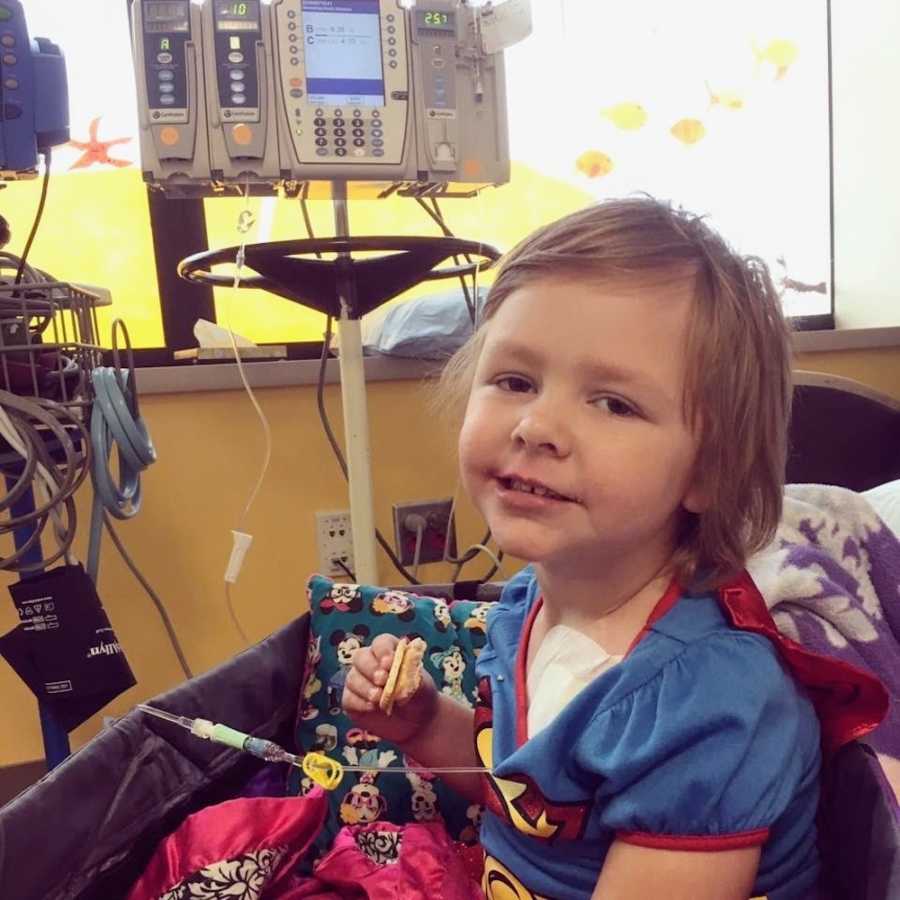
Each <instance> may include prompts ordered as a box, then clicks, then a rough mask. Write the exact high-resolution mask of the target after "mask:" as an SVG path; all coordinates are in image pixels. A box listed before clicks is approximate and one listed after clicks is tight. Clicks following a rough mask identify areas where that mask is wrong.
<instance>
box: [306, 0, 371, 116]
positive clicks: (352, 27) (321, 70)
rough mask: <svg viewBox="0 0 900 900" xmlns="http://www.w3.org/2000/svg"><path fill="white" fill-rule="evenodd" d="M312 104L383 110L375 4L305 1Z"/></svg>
mask: <svg viewBox="0 0 900 900" xmlns="http://www.w3.org/2000/svg"><path fill="white" fill-rule="evenodd" d="M302 12H303V39H304V42H305V43H304V46H305V51H306V54H305V55H306V93H307V96H308V98H309V102H310V103H321V104H323V105H329V106H353V105H355V106H384V72H383V69H382V55H381V54H382V48H381V18H380V14H379V4H378V0H303V10H302Z"/></svg>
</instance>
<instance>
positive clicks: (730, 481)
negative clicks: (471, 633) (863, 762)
mask: <svg viewBox="0 0 900 900" xmlns="http://www.w3.org/2000/svg"><path fill="white" fill-rule="evenodd" d="M444 381H445V386H447V385H449V386H450V388H451V389H452V388H453V386H457V387H458V388H459V389H461V390H462V392H464V394H465V396H466V397H467V405H466V410H465V417H464V422H463V426H462V431H461V434H460V439H459V456H460V468H461V473H462V480H463V484H464V487H465V489H466V491H467V493H468V495H469V496H470V498H471V499H472V501H473V503H474V504H475V506H476V507H477V508H478V510H479V511H480V512H481V514H482V515H483V516H484V518H485V520H486V521H487V523H488V525H489V526H490V529H491V532H492V534H493V536H494V539H495V540H496V542H497V544H498V546H500V547H501V548H502V549H503V551H504V552H505V553H507V554H509V555H512V556H515V557H519V558H521V559H524V560H527V561H528V562H529V563H530V565H528V567H527V568H525V569H524V570H523V571H522V572H520V573H519V574H518V575H517V576H515V577H514V578H513V579H512V580H511V581H510V582H508V583H507V585H506V586H505V588H504V591H503V595H502V597H501V599H500V601H499V602H498V603H497V604H496V605H495V608H494V609H492V611H491V613H490V614H489V619H488V629H487V637H488V641H487V645H486V646H485V648H484V650H483V651H482V652H481V655H480V656H479V658H478V664H477V674H478V677H479V703H478V707H477V708H476V709H475V711H474V713H473V711H472V710H470V709H467V708H465V707H464V706H462V705H461V704H458V703H456V702H455V701H454V700H453V699H452V698H450V697H448V696H446V695H439V694H438V693H437V691H436V690H435V686H434V684H433V682H432V681H431V679H430V678H428V677H427V674H426V675H425V677H424V679H423V683H422V685H421V687H420V688H419V690H418V691H417V693H416V694H415V695H414V696H413V697H412V698H411V699H410V700H409V702H408V703H406V704H405V705H403V706H399V707H395V709H394V712H393V715H391V716H390V717H388V716H385V715H383V714H382V713H381V712H380V711H379V709H378V699H379V697H380V694H381V688H382V686H383V685H384V683H385V680H386V676H387V670H388V668H389V666H390V662H391V658H392V654H393V650H394V646H395V644H396V639H395V638H393V637H389V636H380V637H378V638H377V639H376V640H375V641H373V643H372V645H371V646H370V647H367V648H363V649H360V650H358V651H357V652H356V654H355V655H354V658H353V664H352V668H351V670H350V673H349V676H348V679H347V682H346V687H345V690H344V695H343V704H344V708H345V709H346V710H347V711H348V712H349V713H350V714H351V715H352V716H353V717H354V719H355V720H356V721H357V722H358V723H359V724H360V725H361V726H362V727H364V728H366V729H368V730H370V731H372V732H375V733H377V734H379V735H381V736H382V737H384V738H385V739H388V740H391V741H394V742H396V743H397V744H399V745H400V746H401V747H402V748H403V750H404V752H405V753H407V754H408V755H409V756H412V757H414V758H415V759H416V760H419V761H420V762H421V763H422V764H423V765H426V766H428V765H431V766H447V765H456V766H485V767H486V768H488V769H489V770H490V771H491V774H490V775H489V776H487V777H484V778H482V777H481V776H475V775H460V776H455V777H454V778H453V779H452V783H453V784H454V786H456V787H457V788H459V789H460V790H461V791H463V792H464V793H466V794H467V795H468V796H470V797H472V798H473V799H479V800H481V801H482V802H484V803H485V805H486V807H487V809H486V813H485V816H484V820H483V824H482V827H481V843H482V845H483V846H484V849H485V878H484V887H485V892H486V894H487V896H488V897H489V898H504V900H506V898H510V900H512V898H603V900H607V898H609V900H629V898H633V900H646V898H656V897H666V898H667V900H678V898H683V900H707V898H708V900H713V898H715V900H731V898H734V900H738V898H741V900H746V898H748V897H751V896H757V895H764V894H765V895H768V897H769V898H770V900H791V898H805V897H810V896H813V895H814V891H815V889H816V883H817V881H818V876H819V858H818V853H817V849H816V828H815V816H816V810H817V805H818V800H819V770H820V764H821V756H820V739H821V737H822V735H821V733H820V723H819V719H818V717H817V714H816V709H815V708H814V706H813V704H812V702H811V701H810V699H809V698H808V695H807V693H806V691H805V690H804V688H803V687H802V686H801V685H800V684H799V683H798V681H796V680H795V678H794V677H792V674H791V671H790V668H791V666H792V665H793V664H794V663H795V662H796V654H797V653H798V652H799V653H800V654H802V652H803V651H799V648H797V647H796V646H795V647H793V648H787V647H786V646H783V642H782V641H781V640H780V639H779V637H778V636H777V634H776V632H775V629H774V626H772V623H771V619H770V618H769V616H768V613H767V612H766V609H765V605H764V604H763V602H762V600H761V598H760V597H759V595H758V592H757V591H756V589H755V587H754V585H753V583H752V581H751V580H750V579H749V577H748V576H747V575H746V573H744V563H745V560H746V559H747V556H748V555H749V554H750V553H752V552H753V551H755V550H757V549H759V548H761V547H762V546H764V545H765V544H766V543H767V542H768V541H769V540H770V539H771V537H772V535H773V534H774V531H775V527H776V524H777V522H778V517H779V514H780V510H781V496H782V488H783V484H782V481H783V473H784V465H785V444H786V428H787V421H788V416H789V407H790V397H791V383H790V341H789V334H788V330H787V328H786V325H785V323H784V319H783V317H782V314H781V309H780V304H779V300H778V297H777V295H776V292H775V289H774V287H773V285H772V281H771V279H770V276H769V274H768V272H767V270H766V268H765V265H764V264H763V263H762V262H761V261H760V260H758V259H754V258H743V257H740V256H738V255H737V254H736V253H735V252H734V251H732V250H731V249H730V248H729V247H728V246H727V245H726V244H725V242H724V241H723V240H722V239H721V238H720V237H718V236H717V235H716V234H715V233H714V232H713V231H712V230H711V229H710V228H709V227H708V226H707V225H706V224H705V223H704V222H703V221H702V220H701V219H699V218H697V217H694V216H691V215H688V214H686V213H684V212H682V211H681V210H677V209H673V208H671V207H670V206H668V205H665V204H662V203H658V202H656V201H653V200H650V199H629V200H622V201H610V202H605V203H602V204H599V205H597V206H592V207H590V208H588V209H584V210H582V211H580V212H577V213H575V214H573V215H570V216H567V217H566V218H564V219H562V220H560V221H558V222H555V223H553V224H551V225H549V226H547V227H545V228H543V229H541V230H539V231H538V232H537V233H536V234H534V235H532V236H531V237H529V238H528V239H526V240H525V241H523V242H522V243H521V244H519V245H518V246H517V247H516V248H515V249H514V250H513V251H512V252H511V253H510V254H509V255H508V256H507V257H506V258H505V260H504V261H503V263H502V265H501V267H500V270H499V272H498V274H497V278H496V281H495V283H494V285H493V286H492V288H491V292H490V295H489V298H488V300H487V303H486V306H485V309H484V315H483V320H482V322H481V323H480V325H479V327H478V329H477V331H476V333H475V335H474V337H473V339H472V340H471V341H470V343H469V344H468V345H467V346H466V347H465V348H463V350H462V351H460V353H458V354H457V356H456V357H455V358H454V360H452V361H451V363H450V365H449V366H448V367H447V370H446V372H445V376H444ZM792 653H793V654H794V655H795V658H793V659H792V657H791V654H792ZM807 661H808V660H807ZM826 665H827V664H826ZM806 668H807V669H808V668H809V666H807V667H806ZM833 674H834V673H832V675H833ZM844 675H846V673H844ZM807 680H808V679H807ZM824 680H827V679H824V678H823V679H820V681H824ZM863 719H866V717H865V716H863ZM871 719H875V720H876V721H877V714H875V713H872V712H871V710H870V711H869V715H868V719H866V720H865V721H857V722H856V723H855V727H856V730H855V732H854V735H858V734H859V733H861V732H862V731H864V730H865V729H866V728H869V727H874V724H875V721H869V720H871ZM473 734H474V741H473V740H471V739H470V737H469V736H470V735H473ZM829 735H831V733H830V732H829Z"/></svg>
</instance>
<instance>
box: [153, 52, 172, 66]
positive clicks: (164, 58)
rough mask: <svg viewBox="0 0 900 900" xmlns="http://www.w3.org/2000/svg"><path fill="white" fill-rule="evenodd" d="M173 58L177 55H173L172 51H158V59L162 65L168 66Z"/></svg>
mask: <svg viewBox="0 0 900 900" xmlns="http://www.w3.org/2000/svg"><path fill="white" fill-rule="evenodd" d="M173 59H175V57H174V56H172V54H171V53H157V54H156V61H157V62H158V63H159V64H160V65H161V66H167V65H169V64H170V63H171V62H172V60H173Z"/></svg>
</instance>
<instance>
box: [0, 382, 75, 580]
mask: <svg viewBox="0 0 900 900" xmlns="http://www.w3.org/2000/svg"><path fill="white" fill-rule="evenodd" d="M70 431H72V432H74V433H75V435H76V437H75V439H74V440H73V438H72V435H71V434H70ZM0 434H2V436H3V437H4V438H5V440H6V442H7V444H8V445H9V447H10V448H11V449H12V450H13V451H14V452H15V453H16V454H17V455H18V456H20V457H21V458H22V460H23V468H22V471H21V472H19V471H18V467H19V464H16V466H15V467H14V468H15V470H16V473H17V480H16V482H15V483H14V484H13V486H12V487H11V489H10V490H9V492H8V493H7V495H6V496H5V497H4V498H3V499H2V500H0V512H5V513H8V515H9V518H6V519H5V520H3V521H2V523H0V534H9V533H11V532H13V531H16V530H18V529H20V528H26V527H28V528H31V529H32V533H31V535H30V536H29V537H28V538H27V540H26V541H25V542H24V543H23V544H22V546H20V547H19V548H17V549H16V550H15V551H14V552H13V553H12V554H11V555H10V556H8V557H5V558H0V568H3V569H12V570H15V571H18V572H23V573H24V572H33V571H38V570H40V569H43V568H45V567H46V566H47V565H49V564H52V563H53V562H56V561H57V560H58V559H60V558H62V557H66V558H67V560H69V559H70V556H69V549H70V547H71V545H72V542H73V541H74V538H75V528H76V521H77V516H76V511H75V502H74V494H75V492H76V491H77V490H78V488H79V487H80V486H81V484H82V482H83V481H84V478H85V477H86V475H87V466H88V456H89V450H88V447H89V441H88V439H87V434H86V432H85V429H84V426H83V425H82V423H81V422H80V420H79V419H78V417H77V416H76V414H75V413H74V412H73V411H72V410H70V409H69V408H68V407H66V406H63V405H62V404H59V403H56V402H54V401H52V400H47V399H45V398H31V397H22V396H20V395H18V394H13V393H11V392H9V391H4V390H0ZM48 438H50V439H52V440H53V443H54V448H53V453H55V454H57V456H58V455H60V454H61V455H62V457H63V459H62V461H57V460H56V459H54V455H53V453H51V451H50V449H49V448H48V446H47V439H48ZM76 443H77V444H78V447H76ZM32 486H33V487H34V489H35V492H36V494H37V496H38V501H39V502H37V503H36V504H35V506H34V508H33V509H32V510H30V511H29V512H27V513H23V514H20V515H16V516H13V514H12V507H13V506H14V504H15V503H17V502H18V500H20V499H21V498H22V497H23V496H24V495H25V492H26V490H27V489H28V488H29V487H32ZM48 520H51V521H52V523H53V533H54V537H55V539H56V542H57V546H58V549H57V550H56V552H55V553H53V554H52V555H50V556H49V557H44V558H42V559H41V560H40V561H37V562H31V563H25V562H23V561H22V560H23V557H25V556H26V554H28V553H29V551H30V550H31V549H32V548H33V547H34V545H35V543H36V542H37V541H38V540H39V539H40V536H41V532H42V530H43V529H44V527H45V525H46V523H47V521H48Z"/></svg>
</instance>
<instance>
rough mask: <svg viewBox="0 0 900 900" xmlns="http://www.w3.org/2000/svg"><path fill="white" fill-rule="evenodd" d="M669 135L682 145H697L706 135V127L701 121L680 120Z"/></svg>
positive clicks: (670, 130)
mask: <svg viewBox="0 0 900 900" xmlns="http://www.w3.org/2000/svg"><path fill="white" fill-rule="evenodd" d="M669 133H670V134H671V135H672V137H674V138H676V139H677V140H679V141H681V143H682V144H688V145H690V144H696V143H697V141H699V140H701V139H702V138H703V137H704V136H705V135H706V126H705V125H704V124H703V123H702V122H701V121H700V120H699V119H679V120H678V121H677V122H676V123H675V124H674V125H673V126H672V127H671V128H670V129H669Z"/></svg>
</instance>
